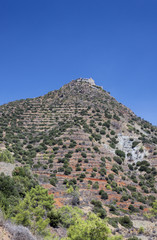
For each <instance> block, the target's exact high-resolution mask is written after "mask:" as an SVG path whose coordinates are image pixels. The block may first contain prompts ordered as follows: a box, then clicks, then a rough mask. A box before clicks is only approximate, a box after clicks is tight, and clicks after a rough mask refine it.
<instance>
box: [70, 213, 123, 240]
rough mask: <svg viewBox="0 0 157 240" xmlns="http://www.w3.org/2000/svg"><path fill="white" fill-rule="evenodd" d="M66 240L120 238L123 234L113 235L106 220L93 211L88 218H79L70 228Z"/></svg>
mask: <svg viewBox="0 0 157 240" xmlns="http://www.w3.org/2000/svg"><path fill="white" fill-rule="evenodd" d="M67 236H68V237H67V238H66V240H120V239H122V238H121V236H112V235H111V230H110V229H109V227H108V226H107V224H106V222H105V221H104V220H102V219H100V218H99V217H98V216H96V215H95V214H93V213H90V214H89V215H88V218H87V220H83V219H81V218H78V219H77V220H76V222H75V224H74V225H71V226H70V228H69V229H68V233H67Z"/></svg>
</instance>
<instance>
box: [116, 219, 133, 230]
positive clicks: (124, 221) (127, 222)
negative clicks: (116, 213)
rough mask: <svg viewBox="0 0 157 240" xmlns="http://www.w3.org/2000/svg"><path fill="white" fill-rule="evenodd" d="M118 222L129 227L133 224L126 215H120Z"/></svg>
mask: <svg viewBox="0 0 157 240" xmlns="http://www.w3.org/2000/svg"><path fill="white" fill-rule="evenodd" d="M119 223H120V224H121V225H122V226H123V227H125V228H131V227H132V226H133V223H132V221H131V220H130V218H129V217H128V216H124V217H120V218H119Z"/></svg>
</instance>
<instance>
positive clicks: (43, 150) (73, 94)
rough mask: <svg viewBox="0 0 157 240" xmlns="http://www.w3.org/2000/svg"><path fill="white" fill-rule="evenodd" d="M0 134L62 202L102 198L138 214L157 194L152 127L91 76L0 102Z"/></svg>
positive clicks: (84, 203) (86, 203) (156, 143)
mask: <svg viewBox="0 0 157 240" xmlns="http://www.w3.org/2000/svg"><path fill="white" fill-rule="evenodd" d="M0 141H1V143H0V148H1V149H5V148H7V149H8V150H9V151H10V152H12V153H13V155H14V157H15V160H16V161H17V162H19V163H20V164H22V165H25V164H29V165H30V166H31V168H32V170H33V171H34V173H35V174H38V175H39V180H40V182H41V184H43V186H45V187H46V188H48V189H49V191H50V192H51V193H54V196H55V200H56V204H57V205H58V206H59V207H60V206H62V205H63V204H65V203H72V204H74V205H75V204H80V206H81V207H84V208H85V209H86V210H87V208H88V207H91V204H90V202H91V199H101V201H102V202H103V203H104V204H106V205H112V204H114V205H115V206H116V207H119V208H120V209H123V210H128V207H129V209H131V208H132V206H133V207H134V208H135V209H132V210H131V211H135V212H136V211H138V212H141V213H142V212H143V211H147V209H148V208H149V205H151V203H152V202H153V201H154V199H155V198H156V196H157V190H156V187H157V185H156V175H157V170H156V166H157V128H156V127H155V126H152V125H151V124H150V123H148V122H146V121H144V120H142V119H140V118H138V117H137V116H136V115H135V114H134V113H133V112H132V111H131V110H130V109H128V108H127V107H125V106H124V105H122V104H120V103H118V102H117V101H116V100H115V99H114V98H113V97H111V96H110V94H109V93H108V92H106V91H105V90H103V89H102V88H101V87H99V86H96V85H95V83H94V82H93V81H92V80H91V79H77V80H73V81H71V82H70V83H69V84H66V85H64V86H63V87H62V88H61V89H59V90H57V91H52V92H49V93H48V94H46V95H44V96H41V97H37V98H33V99H26V100H20V101H15V102H11V103H8V104H5V105H2V106H0ZM77 187H78V188H79V191H77ZM100 190H103V191H101V192H100ZM78 192H79V193H78ZM104 192H105V194H104ZM130 205H131V207H130Z"/></svg>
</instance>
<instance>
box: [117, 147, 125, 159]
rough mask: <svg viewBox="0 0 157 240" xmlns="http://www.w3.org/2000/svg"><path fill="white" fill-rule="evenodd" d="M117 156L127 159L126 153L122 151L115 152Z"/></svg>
mask: <svg viewBox="0 0 157 240" xmlns="http://www.w3.org/2000/svg"><path fill="white" fill-rule="evenodd" d="M115 153H116V155H117V156H119V157H122V158H125V152H123V151H121V150H118V149H117V150H116V151H115Z"/></svg>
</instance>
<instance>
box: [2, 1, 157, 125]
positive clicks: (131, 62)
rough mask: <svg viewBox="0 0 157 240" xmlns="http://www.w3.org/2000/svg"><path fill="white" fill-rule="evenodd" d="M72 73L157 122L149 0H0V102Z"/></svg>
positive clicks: (44, 88) (156, 24)
mask: <svg viewBox="0 0 157 240" xmlns="http://www.w3.org/2000/svg"><path fill="white" fill-rule="evenodd" d="M79 77H92V78H93V79H94V80H95V82H96V84H97V85H100V86H103V87H104V89H105V90H107V91H110V92H111V95H112V96H113V97H115V98H116V99H117V100H118V101H119V102H121V103H123V104H125V105H126V106H128V107H129V108H131V109H132V110H133V111H134V112H135V113H136V114H137V115H138V116H140V117H142V118H144V119H145V120H148V121H150V122H151V123H153V124H154V125H157V1H156V0H149V1H148V0H46V1H45V0H22V1H21V0H14V1H13V0H1V1H0V90H1V91H0V92H1V94H0V104H3V103H7V102H9V101H13V100H17V99H21V98H28V97H36V96H40V95H43V94H45V93H47V92H49V91H51V90H54V89H58V88H60V87H61V86H62V85H64V84H65V83H68V82H69V81H71V80H72V79H76V78H79Z"/></svg>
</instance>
